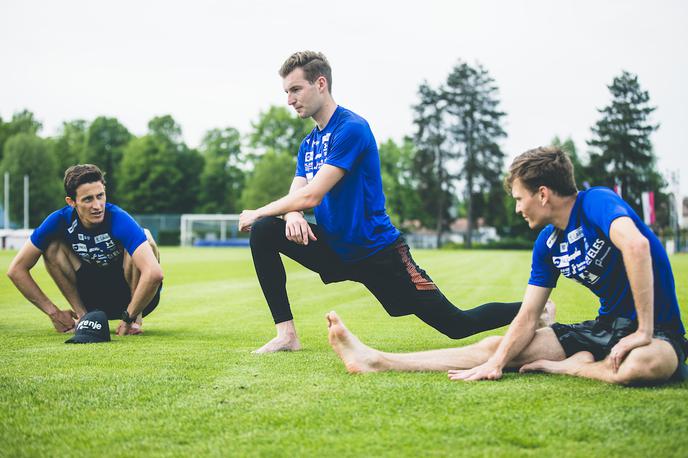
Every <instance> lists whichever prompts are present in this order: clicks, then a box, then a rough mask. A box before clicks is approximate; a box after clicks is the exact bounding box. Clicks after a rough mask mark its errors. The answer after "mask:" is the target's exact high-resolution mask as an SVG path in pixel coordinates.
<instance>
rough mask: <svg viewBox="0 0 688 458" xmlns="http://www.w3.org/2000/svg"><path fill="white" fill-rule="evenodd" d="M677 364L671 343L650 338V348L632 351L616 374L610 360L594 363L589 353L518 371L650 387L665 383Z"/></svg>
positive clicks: (645, 347) (541, 361) (542, 361)
mask: <svg viewBox="0 0 688 458" xmlns="http://www.w3.org/2000/svg"><path fill="white" fill-rule="evenodd" d="M679 362H680V361H678V357H677V356H676V352H675V351H674V349H673V347H672V346H671V344H669V343H668V342H666V341H664V340H661V339H652V342H651V343H650V344H649V345H646V346H644V347H638V348H635V349H633V350H631V352H630V353H629V354H628V356H627V357H626V359H625V360H624V361H623V362H622V363H621V365H620V366H619V370H618V371H617V372H614V369H613V368H612V364H611V361H610V359H609V357H607V358H605V359H604V360H602V361H595V360H594V358H593V356H592V354H591V353H589V352H585V351H582V352H578V353H576V354H574V355H573V356H571V357H569V358H567V359H565V360H563V361H547V360H544V359H543V360H537V361H534V362H532V363H530V364H526V365H524V366H523V367H521V372H532V371H539V372H548V373H553V374H566V375H573V376H576V377H584V378H591V379H595V380H601V381H603V382H607V383H616V384H621V385H636V384H652V383H659V382H663V381H666V380H668V379H669V378H670V377H671V376H672V374H673V373H674V371H676V368H677V367H678V364H679Z"/></svg>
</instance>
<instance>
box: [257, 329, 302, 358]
mask: <svg viewBox="0 0 688 458" xmlns="http://www.w3.org/2000/svg"><path fill="white" fill-rule="evenodd" d="M275 329H277V337H275V338H274V339H272V340H271V341H270V342H268V343H266V344H265V345H263V346H262V347H260V348H259V349H258V350H253V351H252V352H251V353H255V354H258V355H260V354H263V353H275V352H277V351H297V350H301V342H299V336H298V335H297V334H296V326H295V325H294V320H289V321H282V322H281V323H277V324H276V325H275Z"/></svg>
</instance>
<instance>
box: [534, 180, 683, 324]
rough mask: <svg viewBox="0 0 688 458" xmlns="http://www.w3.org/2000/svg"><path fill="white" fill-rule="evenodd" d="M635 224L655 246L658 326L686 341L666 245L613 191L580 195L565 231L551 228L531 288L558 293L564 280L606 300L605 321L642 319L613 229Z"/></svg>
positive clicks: (542, 239)
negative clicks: (623, 221)
mask: <svg viewBox="0 0 688 458" xmlns="http://www.w3.org/2000/svg"><path fill="white" fill-rule="evenodd" d="M623 216H626V217H628V218H631V220H633V222H634V223H635V225H636V227H637V228H638V230H639V231H640V232H641V233H642V234H643V235H644V236H645V237H646V238H647V239H648V241H649V242H650V253H651V256H652V273H653V284H654V318H655V324H661V325H664V326H666V327H668V328H670V329H673V330H674V331H676V332H678V333H680V334H681V335H683V334H684V333H685V329H684V327H683V323H682V322H681V315H680V311H679V307H678V299H677V297H676V286H675V284H674V275H673V273H672V270H671V264H670V263H669V257H668V256H667V254H666V251H665V250H664V247H662V243H661V242H660V241H659V239H658V238H657V236H655V234H654V233H653V232H652V230H650V228H649V227H647V225H646V224H645V223H644V222H643V221H642V220H641V219H640V218H639V217H638V215H637V214H636V213H635V211H633V209H632V208H631V207H630V206H629V205H628V204H627V203H626V202H624V201H623V199H621V198H620V197H619V196H618V195H616V194H615V193H614V192H613V191H612V190H611V189H608V188H602V187H595V188H591V189H589V190H587V191H581V192H579V193H578V196H577V198H576V203H575V204H574V206H573V209H572V210H571V216H570V217H569V222H568V225H567V227H566V229H565V230H564V231H561V230H559V229H557V228H555V227H554V226H553V225H551V224H550V225H548V226H547V227H545V228H544V229H543V230H542V231H541V232H540V235H539V236H538V238H537V241H536V242H535V246H534V248H533V261H532V267H531V273H530V280H529V281H528V283H529V284H531V285H535V286H542V287H545V288H554V287H555V286H556V284H557V279H558V278H559V275H560V274H562V275H564V276H565V277H568V278H571V279H573V280H575V281H577V282H579V283H581V284H582V285H583V286H585V287H587V288H588V289H589V290H590V291H592V292H593V293H594V294H595V295H596V296H598V297H599V299H600V308H599V314H600V315H609V316H611V317H624V318H630V319H633V320H635V319H636V318H637V315H636V310H635V306H634V302H633V294H632V292H631V286H630V284H629V282H628V277H627V276H626V269H625V267H624V263H623V257H622V255H621V251H619V249H618V248H617V247H616V246H614V244H612V242H611V240H610V237H609V229H610V227H611V224H612V222H613V221H614V220H615V219H616V218H620V217H623Z"/></svg>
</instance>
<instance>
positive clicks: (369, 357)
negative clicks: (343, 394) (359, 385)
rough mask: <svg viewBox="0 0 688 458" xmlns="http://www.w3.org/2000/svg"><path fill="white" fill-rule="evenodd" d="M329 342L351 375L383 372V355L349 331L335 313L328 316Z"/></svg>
mask: <svg viewBox="0 0 688 458" xmlns="http://www.w3.org/2000/svg"><path fill="white" fill-rule="evenodd" d="M327 327H328V328H329V333H328V336H327V337H328V340H329V341H330V345H331V346H332V349H333V350H334V351H335V353H337V355H339V357H340V358H341V360H342V361H343V362H344V365H345V366H346V370H347V371H348V372H349V373H351V374H355V373H363V372H377V371H379V370H381V369H382V368H381V367H380V363H381V362H382V358H381V356H382V355H381V354H380V352H378V351H377V350H374V349H372V348H370V347H368V346H366V345H364V344H363V342H361V341H360V340H358V337H356V336H355V335H353V334H352V333H351V331H349V330H348V329H347V328H346V326H344V323H343V322H342V320H341V319H340V318H339V316H337V314H336V313H335V312H330V313H328V314H327Z"/></svg>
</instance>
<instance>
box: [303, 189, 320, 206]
mask: <svg viewBox="0 0 688 458" xmlns="http://www.w3.org/2000/svg"><path fill="white" fill-rule="evenodd" d="M322 200H323V196H321V195H319V194H317V193H308V194H306V195H305V196H304V206H305V208H313V207H317V206H318V205H320V202H322Z"/></svg>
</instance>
